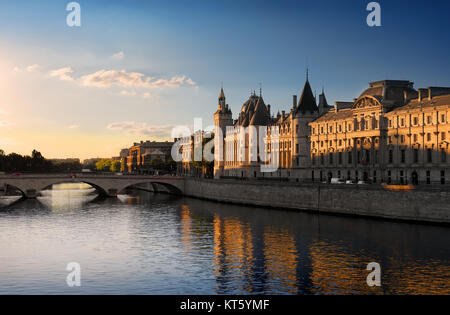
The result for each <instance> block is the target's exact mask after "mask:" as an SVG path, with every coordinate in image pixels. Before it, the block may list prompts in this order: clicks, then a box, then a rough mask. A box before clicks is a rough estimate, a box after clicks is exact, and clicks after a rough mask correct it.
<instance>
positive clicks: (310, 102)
mask: <svg viewBox="0 0 450 315" xmlns="http://www.w3.org/2000/svg"><path fill="white" fill-rule="evenodd" d="M318 110H319V109H318V108H317V104H316V99H315V98H314V94H313V92H312V89H311V85H310V84H309V80H306V82H305V87H304V88H303V92H302V96H301V97H300V101H299V102H298V106H297V109H296V113H298V112H302V113H306V112H314V111H318Z"/></svg>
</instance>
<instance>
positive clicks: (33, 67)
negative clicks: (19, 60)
mask: <svg viewBox="0 0 450 315" xmlns="http://www.w3.org/2000/svg"><path fill="white" fill-rule="evenodd" d="M40 67H41V66H40V65H38V64H37V63H35V64H33V65H30V66H27V67H25V68H23V69H22V68H20V67H14V68H13V72H20V71H26V72H30V73H31V72H36V71H37V70H38V69H39V68H40Z"/></svg>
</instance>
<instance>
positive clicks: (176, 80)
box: [80, 70, 196, 88]
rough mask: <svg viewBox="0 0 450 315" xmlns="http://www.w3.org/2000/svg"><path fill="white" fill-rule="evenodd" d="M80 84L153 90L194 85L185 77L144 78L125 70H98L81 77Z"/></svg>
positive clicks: (141, 75) (139, 74)
mask: <svg viewBox="0 0 450 315" xmlns="http://www.w3.org/2000/svg"><path fill="white" fill-rule="evenodd" d="M80 80H81V84H82V85H84V86H91V87H99V88H105V87H112V86H117V87H135V88H155V87H179V86H183V85H196V83H195V82H194V81H193V80H192V79H190V78H187V77H186V76H184V75H183V76H174V77H172V78H170V79H162V78H153V77H146V76H145V75H144V74H142V73H139V72H127V71H126V70H120V71H117V70H99V71H97V72H94V73H91V74H87V75H85V76H82V77H81V79H80Z"/></svg>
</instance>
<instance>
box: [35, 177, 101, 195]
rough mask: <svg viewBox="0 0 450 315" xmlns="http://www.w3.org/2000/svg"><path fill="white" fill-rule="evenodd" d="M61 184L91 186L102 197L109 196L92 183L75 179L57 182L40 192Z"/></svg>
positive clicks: (41, 189)
mask: <svg viewBox="0 0 450 315" xmlns="http://www.w3.org/2000/svg"><path fill="white" fill-rule="evenodd" d="M59 184H87V185H89V186H91V187H92V188H94V189H95V191H96V192H97V193H98V194H99V195H100V196H107V195H108V193H107V192H106V190H105V188H103V187H101V186H99V185H97V184H94V183H92V182H91V181H86V180H77V179H76V178H75V179H69V180H60V181H55V182H54V183H51V184H48V185H46V186H44V187H42V188H40V189H38V190H39V192H41V191H43V190H46V189H47V188H49V187H52V186H53V185H59ZM39 192H38V193H39Z"/></svg>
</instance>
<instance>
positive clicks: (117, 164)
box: [110, 161, 122, 173]
mask: <svg viewBox="0 0 450 315" xmlns="http://www.w3.org/2000/svg"><path fill="white" fill-rule="evenodd" d="M121 168H122V163H120V161H112V162H111V167H110V170H111V172H114V173H117V172H120V170H121Z"/></svg>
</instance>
